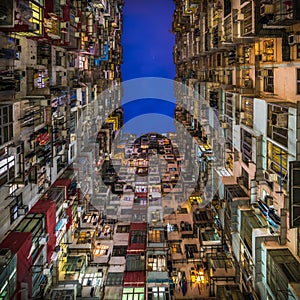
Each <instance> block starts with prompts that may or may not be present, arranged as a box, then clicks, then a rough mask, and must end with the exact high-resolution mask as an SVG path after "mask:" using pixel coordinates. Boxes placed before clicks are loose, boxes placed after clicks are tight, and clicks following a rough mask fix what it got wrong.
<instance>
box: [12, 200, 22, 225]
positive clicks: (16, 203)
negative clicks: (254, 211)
mask: <svg viewBox="0 0 300 300" xmlns="http://www.w3.org/2000/svg"><path fill="white" fill-rule="evenodd" d="M22 205H23V201H22V194H20V195H19V196H17V197H14V200H13V201H12V202H11V203H10V205H9V214H10V224H12V223H13V222H14V221H15V220H16V219H17V218H18V208H19V207H21V206H22Z"/></svg>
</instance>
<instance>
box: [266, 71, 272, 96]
mask: <svg viewBox="0 0 300 300" xmlns="http://www.w3.org/2000/svg"><path fill="white" fill-rule="evenodd" d="M265 75H266V76H264V92H267V93H274V71H273V69H266V73H265Z"/></svg>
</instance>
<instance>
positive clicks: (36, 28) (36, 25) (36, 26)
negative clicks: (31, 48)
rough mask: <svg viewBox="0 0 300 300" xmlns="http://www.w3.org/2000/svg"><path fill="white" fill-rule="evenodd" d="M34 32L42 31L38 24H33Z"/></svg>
mask: <svg viewBox="0 0 300 300" xmlns="http://www.w3.org/2000/svg"><path fill="white" fill-rule="evenodd" d="M32 30H33V31H38V30H40V24H38V23H32Z"/></svg>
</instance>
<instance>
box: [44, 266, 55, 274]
mask: <svg viewBox="0 0 300 300" xmlns="http://www.w3.org/2000/svg"><path fill="white" fill-rule="evenodd" d="M52 270H53V265H52V264H51V265H48V264H45V266H44V268H43V275H45V276H50V275H51V274H52Z"/></svg>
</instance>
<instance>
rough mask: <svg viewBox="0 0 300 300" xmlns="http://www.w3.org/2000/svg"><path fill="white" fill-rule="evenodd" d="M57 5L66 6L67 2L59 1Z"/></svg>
mask: <svg viewBox="0 0 300 300" xmlns="http://www.w3.org/2000/svg"><path fill="white" fill-rule="evenodd" d="M59 4H60V5H61V6H63V5H67V0H60V1H59Z"/></svg>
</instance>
